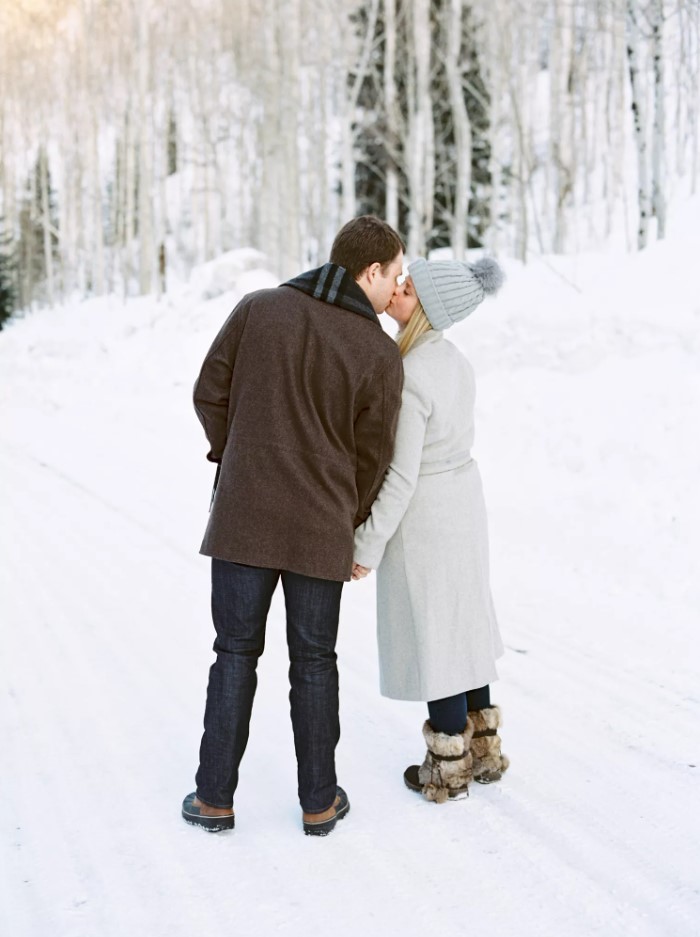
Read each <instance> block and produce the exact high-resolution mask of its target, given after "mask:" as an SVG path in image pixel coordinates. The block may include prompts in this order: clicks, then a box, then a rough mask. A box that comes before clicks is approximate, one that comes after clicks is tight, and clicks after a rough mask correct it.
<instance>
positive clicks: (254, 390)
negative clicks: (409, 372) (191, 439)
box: [194, 281, 403, 581]
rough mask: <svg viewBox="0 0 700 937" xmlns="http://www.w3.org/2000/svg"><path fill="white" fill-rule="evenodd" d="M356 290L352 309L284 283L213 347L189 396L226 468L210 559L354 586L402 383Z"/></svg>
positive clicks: (206, 545)
mask: <svg viewBox="0 0 700 937" xmlns="http://www.w3.org/2000/svg"><path fill="white" fill-rule="evenodd" d="M353 282H354V281H353ZM353 289H354V290H355V293H356V295H355V297H354V299H353V298H352V297H351V299H353V302H354V308H355V309H356V311H353V310H352V309H349V308H343V307H342V305H340V304H339V303H342V301H343V299H342V297H341V298H340V299H339V300H338V302H337V303H332V302H330V301H323V300H321V299H316V298H314V296H311V295H306V294H305V293H304V292H301V291H300V290H299V289H295V288H292V287H291V286H288V285H283V286H280V287H278V288H277V289H272V290H260V291H258V292H255V293H250V294H249V295H247V296H245V297H244V298H243V299H242V300H241V302H240V303H239V304H238V306H237V307H236V308H235V309H234V311H233V312H232V313H231V315H230V316H229V318H228V319H227V320H226V322H225V323H224V325H223V327H222V329H221V331H220V332H219V334H218V335H217V337H216V339H215V340H214V343H213V345H212V346H211V348H210V350H209V352H208V354H207V356H206V358H205V360H204V364H203V365H202V369H201V372H200V375H199V378H198V380H197V383H196V385H195V389H194V404H195V409H196V411H197V415H198V416H199V419H200V420H201V422H202V425H203V427H204V430H205V433H206V436H207V439H208V441H209V445H210V451H209V454H208V456H207V457H208V458H209V460H210V461H212V462H218V463H220V475H219V480H218V484H217V487H216V493H215V495H214V500H213V503H212V508H211V513H210V516H209V523H208V525H207V530H206V533H205V536H204V541H203V543H202V548H201V552H202V553H204V554H205V555H207V556H212V557H217V558H218V559H222V560H229V561H232V562H235V563H242V564H245V565H247V566H262V567H266V568H270V569H283V570H290V571H291V572H296V573H301V574H302V575H305V576H313V577H315V578H318V579H332V580H336V581H341V580H348V579H350V575H351V572H352V558H353V534H354V529H355V527H356V526H357V525H358V524H359V523H361V522H362V521H363V520H364V519H365V518H366V517H367V515H368V514H369V509H370V506H371V504H372V501H373V500H374V497H375V495H376V493H377V491H378V490H379V487H380V485H381V483H382V479H383V477H384V474H385V472H386V469H387V466H388V465H389V461H390V459H391V454H392V451H393V447H394V436H395V432H396V423H397V420H398V411H399V406H400V403H401V386H402V381H403V368H402V362H401V356H400V354H399V351H398V348H397V347H396V343H395V342H394V341H393V340H392V339H391V338H390V337H389V336H388V335H387V334H386V333H385V332H384V331H383V330H382V328H381V325H380V324H379V320H378V319H377V317H376V315H375V314H374V311H373V310H372V307H371V305H370V304H369V300H367V299H366V297H364V294H363V293H362V291H361V290H360V288H359V287H357V286H354V287H353V285H352V284H350V291H351V292H352V290H353ZM363 303H364V304H366V309H363Z"/></svg>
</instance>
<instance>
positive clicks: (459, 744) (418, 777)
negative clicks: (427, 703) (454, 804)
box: [403, 717, 474, 804]
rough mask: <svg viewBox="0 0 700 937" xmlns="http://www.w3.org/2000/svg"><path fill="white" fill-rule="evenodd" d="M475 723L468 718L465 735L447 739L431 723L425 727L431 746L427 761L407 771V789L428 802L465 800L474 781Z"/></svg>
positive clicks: (463, 733)
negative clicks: (473, 740) (473, 749)
mask: <svg viewBox="0 0 700 937" xmlns="http://www.w3.org/2000/svg"><path fill="white" fill-rule="evenodd" d="M473 732H474V723H473V722H472V720H471V719H470V718H468V717H467V724H466V726H465V728H464V731H463V732H459V733H458V734H457V735H446V734H445V733H444V732H436V731H435V729H433V727H432V725H431V724H430V722H429V721H428V720H426V721H425V723H424V725H423V738H424V739H425V743H426V745H427V746H428V751H427V752H426V754H425V761H424V762H423V764H422V765H421V766H420V767H418V765H411V766H410V768H406V770H405V771H404V776H403V777H404V781H405V782H406V787H408V788H410V789H411V790H412V791H419V792H420V793H421V794H423V796H424V797H425V799H426V800H432V801H434V802H435V803H436V804H444V803H445V801H446V800H448V799H452V800H454V799H456V798H458V797H466V796H467V795H468V794H469V782H470V781H471V779H472V755H471V752H470V750H469V745H470V742H471V739H472V733H473Z"/></svg>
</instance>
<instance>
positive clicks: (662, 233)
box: [651, 0, 666, 240]
mask: <svg viewBox="0 0 700 937" xmlns="http://www.w3.org/2000/svg"><path fill="white" fill-rule="evenodd" d="M663 25H664V10H663V0H652V54H653V57H654V128H653V136H652V152H651V208H652V212H653V213H654V216H655V218H656V236H657V237H658V238H659V240H663V238H665V237H666V195H665V191H664V167H665V161H666V115H665V107H664V52H663Z"/></svg>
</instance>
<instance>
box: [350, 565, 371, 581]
mask: <svg viewBox="0 0 700 937" xmlns="http://www.w3.org/2000/svg"><path fill="white" fill-rule="evenodd" d="M371 572H372V570H371V569H368V568H367V567H366V566H360V564H359V563H353V564H352V578H353V579H354V580H355V579H364V578H365V576H368V575H369V574H370V573H371Z"/></svg>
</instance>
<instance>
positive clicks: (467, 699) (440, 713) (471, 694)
mask: <svg viewBox="0 0 700 937" xmlns="http://www.w3.org/2000/svg"><path fill="white" fill-rule="evenodd" d="M490 705H491V693H490V691H489V688H488V686H482V687H479V689H478V690H467V692H466V693H457V695H456V696H446V697H445V698H444V699H437V700H432V701H431V702H429V703H428V716H429V719H430V724H431V725H432V727H433V728H434V729H436V730H437V731H438V732H444V733H445V734H446V735H457V733H458V732H462V731H464V727H465V726H466V724H467V710H469V712H474V710H475V709H487V708H488V707H489V706H490Z"/></svg>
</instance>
